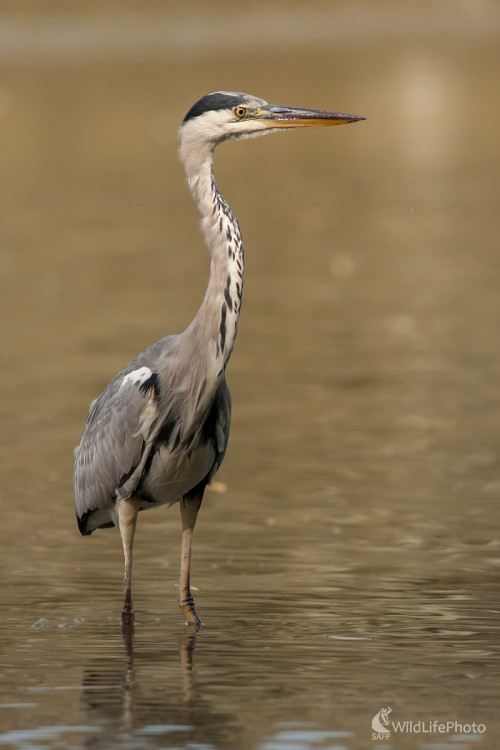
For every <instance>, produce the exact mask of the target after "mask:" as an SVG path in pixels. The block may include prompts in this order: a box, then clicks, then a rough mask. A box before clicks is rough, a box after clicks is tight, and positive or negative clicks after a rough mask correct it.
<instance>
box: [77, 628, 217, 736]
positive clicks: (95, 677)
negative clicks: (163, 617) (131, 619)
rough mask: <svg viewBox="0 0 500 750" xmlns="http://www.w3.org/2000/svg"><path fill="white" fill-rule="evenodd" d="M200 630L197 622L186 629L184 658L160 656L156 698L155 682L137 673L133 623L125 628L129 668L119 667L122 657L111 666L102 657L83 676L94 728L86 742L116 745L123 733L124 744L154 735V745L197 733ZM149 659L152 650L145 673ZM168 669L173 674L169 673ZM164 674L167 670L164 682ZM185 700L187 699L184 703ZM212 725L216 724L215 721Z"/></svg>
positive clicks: (84, 701)
mask: <svg viewBox="0 0 500 750" xmlns="http://www.w3.org/2000/svg"><path fill="white" fill-rule="evenodd" d="M198 630H199V626H198V625H196V624H190V625H188V626H187V627H186V628H184V630H183V633H182V636H181V638H180V641H179V659H178V660H177V659H175V660H172V659H168V657H167V658H165V659H162V658H161V657H160V659H159V658H158V655H157V653H155V655H154V657H153V659H154V665H155V674H154V681H153V687H154V691H155V695H154V696H153V698H152V699H151V697H150V695H149V687H150V686H151V684H152V683H151V681H149V680H147V679H144V680H143V679H139V678H138V677H137V674H136V669H135V664H134V637H135V627H134V625H131V624H128V623H123V624H122V628H121V635H122V641H123V656H124V663H123V668H121V669H117V668H116V661H117V660H116V656H112V657H110V661H109V662H108V665H106V662H104V663H103V660H102V659H99V666H97V665H96V667H95V668H94V667H92V668H90V669H87V670H85V672H84V674H83V680H82V693H81V711H82V717H83V719H84V723H85V725H86V726H89V725H90V726H91V727H92V730H93V731H89V732H88V734H87V736H86V737H85V739H84V744H85V747H92V748H109V747H112V746H113V743H114V741H115V738H116V737H117V736H118V735H119V736H120V738H121V739H122V740H123V739H124V738H127V737H129V738H132V737H136V735H147V736H150V738H151V740H152V746H153V747H154V746H155V744H156V743H155V742H154V737H155V736H156V737H157V738H158V740H162V739H163V741H164V740H165V734H168V735H172V736H175V735H177V734H178V733H179V732H182V734H183V737H186V736H187V735H188V733H189V732H190V731H193V732H194V731H195V727H194V726H193V723H194V722H193V715H192V714H193V710H194V704H195V672H194V666H193V662H194V652H195V646H196V637H197V633H198ZM149 656H150V654H149V652H147V651H145V650H141V655H140V665H141V669H142V668H143V667H144V664H145V661H146V660H147V662H146V663H147V664H149V663H150V662H149ZM143 657H144V658H143ZM179 666H180V670H179ZM157 668H159V669H157ZM165 669H166V670H167V672H168V675H165V671H164V670H165ZM172 670H174V671H175V673H176V674H175V675H174V674H172ZM159 671H162V675H161V679H160V676H159V674H158V673H159ZM179 676H180V681H181V686H180V685H179ZM166 678H167V679H166ZM180 688H181V689H180ZM166 691H168V692H166ZM180 696H182V700H179V698H180ZM201 713H202V714H203V713H204V712H203V711H202V712H201ZM209 713H210V711H209ZM209 721H210V720H209ZM210 723H213V719H212V720H211V721H210Z"/></svg>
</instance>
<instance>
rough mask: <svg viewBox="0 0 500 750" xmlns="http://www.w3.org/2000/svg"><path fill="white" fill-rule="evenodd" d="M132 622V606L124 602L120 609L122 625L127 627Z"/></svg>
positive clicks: (128, 602) (130, 603) (129, 602)
mask: <svg viewBox="0 0 500 750" xmlns="http://www.w3.org/2000/svg"><path fill="white" fill-rule="evenodd" d="M132 622H134V605H133V604H132V602H131V601H130V600H129V601H127V600H125V601H124V602H123V607H122V623H123V624H124V625H129V624H130V623H132Z"/></svg>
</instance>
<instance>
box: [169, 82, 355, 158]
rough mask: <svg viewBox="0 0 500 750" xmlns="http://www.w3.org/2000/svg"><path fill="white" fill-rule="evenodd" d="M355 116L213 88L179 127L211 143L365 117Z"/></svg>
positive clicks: (339, 122) (194, 106)
mask: <svg viewBox="0 0 500 750" xmlns="http://www.w3.org/2000/svg"><path fill="white" fill-rule="evenodd" d="M364 119H365V118H364V117H360V116H358V115H348V114H343V113H341V112H325V111H323V110H314V109H299V108H296V107H279V106H275V105H272V104H268V103H267V102H266V101H264V100H263V99H258V98H257V97H255V96H250V95H249V94H239V93H236V92H234V91H216V92H214V93H213V94H207V96H204V97H202V98H201V99H200V100H199V101H198V102H196V104H194V105H193V106H192V107H191V109H190V110H189V112H188V113H187V115H186V116H185V118H184V121H183V123H182V126H181V130H180V134H181V140H182V138H183V137H184V136H187V135H188V134H189V136H191V137H196V138H197V139H199V140H201V141H204V142H205V143H212V144H213V145H214V146H215V145H217V144H218V143H220V142H221V141H225V140H229V139H234V138H251V137H252V136H257V135H264V134H265V133H268V132H276V131H279V130H284V129H287V128H300V127H311V126H322V125H341V124H344V123H349V122H356V121H357V120H364Z"/></svg>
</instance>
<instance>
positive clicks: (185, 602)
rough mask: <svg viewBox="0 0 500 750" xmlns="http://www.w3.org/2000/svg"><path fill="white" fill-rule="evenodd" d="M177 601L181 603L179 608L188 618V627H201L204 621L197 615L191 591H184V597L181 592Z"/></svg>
mask: <svg viewBox="0 0 500 750" xmlns="http://www.w3.org/2000/svg"><path fill="white" fill-rule="evenodd" d="M177 601H178V602H179V607H180V608H181V611H182V614H183V615H184V617H185V618H186V625H196V627H197V629H198V628H199V627H200V626H201V625H203V623H202V621H201V620H200V618H199V617H198V615H197V614H196V609H195V607H194V599H193V597H192V596H191V592H190V591H187V592H186V591H184V592H183V594H182V595H181V592H180V591H179V593H178V595H177Z"/></svg>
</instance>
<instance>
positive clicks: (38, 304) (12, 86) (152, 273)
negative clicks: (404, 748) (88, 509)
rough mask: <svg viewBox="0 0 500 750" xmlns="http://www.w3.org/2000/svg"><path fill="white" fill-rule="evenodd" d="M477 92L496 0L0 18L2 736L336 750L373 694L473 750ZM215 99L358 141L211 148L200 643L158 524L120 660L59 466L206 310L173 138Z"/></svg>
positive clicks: (480, 121) (490, 243)
mask: <svg viewBox="0 0 500 750" xmlns="http://www.w3.org/2000/svg"><path fill="white" fill-rule="evenodd" d="M499 80H500V6H499V5H498V3H497V2H495V1H494V0H453V1H452V0H419V1H418V2H417V1H416V0H415V1H411V0H410V1H408V2H406V1H403V2H400V1H398V2H395V1H394V0H385V1H382V0H376V2H373V1H372V2H368V0H364V1H362V0H359V1H358V0H352V1H350V2H347V1H345V2H343V1H342V0H335V2H320V0H317V1H314V2H310V3H307V4H304V3H300V2H295V3H294V2H287V3H273V2H271V3H269V2H261V1H260V0H253V2H252V3H251V4H244V3H237V4H235V3H229V2H223V1H222V0H220V1H218V2H211V3H206V2H204V3H201V2H190V3H186V4H183V5H181V4H174V3H170V2H167V1H164V2H160V1H159V0H158V2H154V1H153V0H146V2H137V1H136V0H134V1H133V0H122V1H121V2H112V1H111V0H104V1H103V2H100V1H99V2H98V1H97V0H90V1H87V2H85V3H83V2H80V1H79V0H71V1H70V2H68V1H67V0H66V1H63V0H60V1H56V0H54V1H51V0H44V2H35V1H34V0H16V2H11V1H9V0H4V2H2V4H1V5H0V285H1V293H0V316H1V321H2V324H1V326H0V336H1V339H0V350H1V361H2V368H1V371H0V415H1V425H2V427H1V431H0V447H1V456H2V460H1V464H0V502H1V507H2V509H3V512H2V523H1V524H0V550H1V552H0V555H1V557H0V560H1V571H2V572H1V581H2V583H1V587H2V589H1V590H2V602H3V614H4V617H3V618H2V622H1V623H0V629H1V631H2V638H1V640H2V642H3V644H4V649H5V650H4V655H3V656H2V668H3V673H4V679H3V681H2V684H3V687H2V688H1V689H0V708H4V710H3V711H1V712H0V742H1V743H3V744H8V743H11V744H12V746H14V747H22V748H24V747H27V746H28V745H27V744H26V743H28V744H29V743H30V742H31V743H32V744H31V745H29V746H30V747H31V746H33V743H34V744H35V745H36V746H37V747H52V746H55V745H54V744H53V743H55V742H58V743H59V744H58V745H57V746H58V747H65V746H68V747H69V746H71V747H80V746H82V747H83V746H89V745H90V744H92V746H93V747H107V748H109V747H115V746H116V747H129V746H130V747H146V748H149V747H193V748H194V747H197V748H198V747H204V748H205V747H206V748H264V749H266V750H267V749H270V748H272V750H276V748H282V749H283V750H290V748H292V747H293V748H296V747H298V748H299V749H300V750H305V749H307V748H326V747H332V746H335V747H346V748H355V747H363V746H371V744H372V741H371V725H370V722H371V717H372V716H373V715H374V714H375V713H376V712H377V711H378V710H379V709H380V707H381V706H382V705H390V706H392V708H393V712H392V717H393V718H394V719H403V718H404V719H413V720H415V721H416V720H417V719H422V720H433V719H436V718H438V719H441V718H444V719H445V720H448V719H453V720H457V721H460V720H462V721H464V722H465V721H468V722H471V721H476V722H484V723H485V725H487V727H488V732H487V733H486V735H482V736H481V737H480V738H479V742H476V745H475V746H482V747H483V746H484V747H487V746H490V745H488V744H487V743H488V742H489V741H490V740H491V738H492V737H493V736H494V734H495V728H496V732H497V735H498V730H499V729H500V726H499V724H498V718H497V713H498V710H497V706H498V698H499V690H498V677H499V672H500V669H499V659H498V657H499V649H498V643H499V640H498V636H499V631H498V609H499V607H498V601H499V566H500V549H499V544H500V542H499V530H500V523H499V518H498V510H497V509H498V493H499V491H500V463H499V437H500V427H499V407H500V397H499V388H498V382H499V374H500V347H499V337H498V328H499V324H500V303H499V299H498V288H499V282H500V267H499V266H500V262H499V242H498V239H499V233H498V213H499V212H498V173H499V159H500V144H499V136H498V132H499V131H498V117H499V115H500V93H499V92H500V89H499V83H498V82H499ZM221 89H223V90H233V91H244V92H247V93H251V94H255V95H256V96H259V97H262V98H264V99H266V100H267V101H269V102H271V103H273V104H285V105H291V106H303V107H310V108H322V109H332V110H338V111H343V112H349V113H353V114H359V115H363V116H365V117H366V118H367V120H366V122H360V123H356V124H355V125H353V126H352V127H349V128H335V129H328V128H325V129H318V130H311V131H302V132H291V133H287V134H282V135H280V136H279V137H278V136H275V137H273V138H265V139H261V140H250V141H245V142H238V143H228V144H226V145H224V147H223V148H221V149H220V151H218V152H217V155H216V163H215V171H216V177H217V181H218V185H219V187H220V189H221V191H222V193H223V194H224V196H225V197H226V199H227V200H228V202H229V204H230V205H231V207H232V208H233V210H234V212H235V214H236V216H237V217H238V220H239V222H240V225H241V229H242V233H243V237H244V241H245V249H246V263H247V268H246V287H245V296H244V302H243V310H242V317H241V322H240V329H239V334H238V339H237V342H236V347H235V351H234V354H233V357H232V359H231V361H230V364H229V368H228V382H229V385H230V388H231V391H232V396H233V423H232V435H231V440H230V446H229V450H228V454H227V457H226V460H225V463H224V465H223V467H222V469H221V470H220V472H219V475H218V477H217V484H216V485H215V487H214V489H213V491H212V492H210V493H207V496H206V499H205V501H204V507H203V509H202V511H201V513H200V517H199V523H198V526H197V530H196V534H195V550H194V553H195V555H194V560H193V582H194V583H195V585H196V587H197V589H198V592H197V595H196V601H197V608H198V612H199V613H200V614H201V616H202V619H203V620H204V621H205V623H206V625H205V627H204V628H203V629H202V630H201V632H200V633H199V634H198V637H197V641H196V649H194V640H191V641H189V640H186V634H185V633H184V630H183V624H182V619H181V618H180V615H179V613H178V611H177V607H176V602H175V585H176V578H177V568H178V563H179V555H180V522H179V513H178V510H177V508H175V507H174V508H172V509H170V510H166V509H165V508H163V509H160V510H158V511H155V513H154V514H151V515H150V514H141V518H140V522H139V526H138V532H137V541H136V547H135V549H136V558H135V582H134V585H135V597H134V599H135V604H136V609H137V611H138V613H139V614H138V625H137V629H136V634H135V642H134V643H130V642H128V643H125V644H124V643H123V642H122V638H121V633H120V629H119V627H118V625H117V615H118V613H119V609H120V600H121V576H122V552H121V545H120V540H119V536H118V534H117V533H116V532H113V531H102V532H101V531H99V532H97V533H96V534H94V535H93V536H92V538H90V539H88V538H85V539H81V538H80V537H79V535H78V531H77V529H76V525H75V522H74V514H73V499H72V463H73V448H74V446H75V445H76V444H77V443H78V442H79V439H80V436H81V432H82V430H83V425H84V421H85V417H86V413H87V410H88V405H89V403H90V401H91V400H92V399H93V398H95V397H96V396H97V395H98V394H99V393H100V392H101V390H102V389H103V388H104V386H105V385H106V383H107V382H108V380H109V379H110V378H111V377H112V376H113V375H114V374H115V373H116V372H117V371H118V370H119V369H120V368H121V367H122V366H123V365H124V364H126V362H128V361H129V360H130V359H131V358H132V357H133V356H135V355H136V354H137V353H138V352H139V351H141V350H142V349H144V348H145V347H146V346H148V345H149V344H151V343H152V342H154V341H155V340H157V339H158V338H160V337H161V336H163V335H165V334H167V333H174V332H179V331H181V330H183V329H184V328H185V327H186V326H187V325H188V324H189V322H190V321H191V319H192V318H193V316H194V314H195V313H196V310H197V308H198V305H199V304H200V302H201V299H202V297H203V294H204V289H205V286H206V283H207V279H208V269H209V255H208V252H207V251H206V248H205V246H204V244H203V240H202V238H201V235H200V232H199V226H198V215H197V212H196V209H195V207H194V205H193V204H192V201H191V198H190V195H189V192H188V189H187V186H186V185H185V180H184V174H183V170H182V165H181V164H180V162H179V159H178V156H177V130H178V127H179V125H180V123H181V122H182V118H183V117H184V114H185V113H186V112H187V110H188V109H189V108H190V106H191V105H192V104H193V103H194V102H195V101H196V100H197V99H199V98H200V97H201V96H202V95H204V94H206V93H209V92H211V91H214V90H221ZM179 644H180V645H179ZM179 654H180V656H179ZM63 688H64V690H63ZM269 696H273V700H272V701H269V700H268V698H269ZM256 718H258V721H256V720H255V719H256ZM48 727H51V730H50V731H49V730H48ZM51 732H52V734H51ZM476 739H477V738H476ZM393 740H394V737H393ZM404 741H405V742H406V743H407V744H408V746H413V745H415V746H416V747H417V746H418V747H424V744H423V742H424V741H423V740H422V738H420V739H419V738H417V737H411V736H406V737H405V738H404ZM440 741H442V742H443V743H447V744H446V747H448V746H449V747H455V746H456V742H459V743H460V747H462V748H465V747H467V744H466V743H467V742H468V741H469V739H468V738H467V737H466V736H465V737H461V739H460V738H459V740H456V738H454V737H451V736H449V737H448V736H447V737H444V738H440ZM454 742H455V745H454V744H453V743H454ZM23 743H24V744H23Z"/></svg>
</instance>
